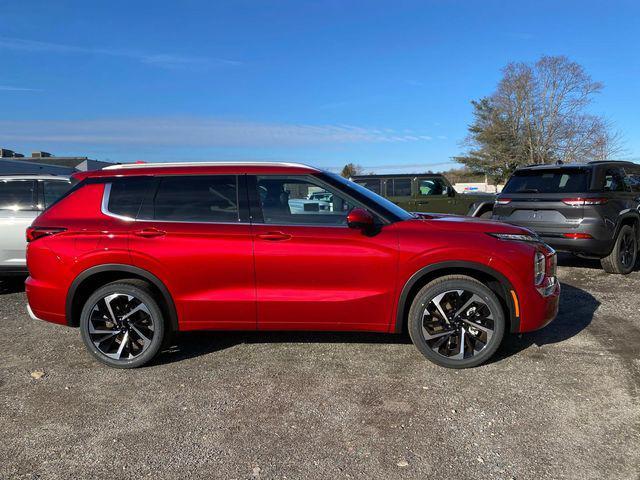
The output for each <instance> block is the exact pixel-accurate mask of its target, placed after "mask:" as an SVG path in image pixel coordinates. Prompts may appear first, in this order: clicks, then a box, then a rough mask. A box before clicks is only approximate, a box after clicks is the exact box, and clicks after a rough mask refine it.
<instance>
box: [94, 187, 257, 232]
mask: <svg viewBox="0 0 640 480" xmlns="http://www.w3.org/2000/svg"><path fill="white" fill-rule="evenodd" d="M110 195H111V182H108V183H105V184H104V192H103V193H102V205H101V207H100V211H101V212H102V214H103V215H106V216H107V217H112V218H116V219H118V220H122V221H123V222H144V223H149V222H153V223H195V224H203V225H251V224H250V223H249V222H241V221H240V219H238V221H237V222H203V221H191V222H190V221H185V220H157V219H149V218H133V217H127V216H126V215H118V214H117V213H113V212H110V211H109V197H110Z"/></svg>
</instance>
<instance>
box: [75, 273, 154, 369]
mask: <svg viewBox="0 0 640 480" xmlns="http://www.w3.org/2000/svg"><path fill="white" fill-rule="evenodd" d="M80 333H81V336H82V340H83V341H84V344H85V346H86V347H87V349H88V350H89V352H91V354H93V356H94V357H96V358H97V359H98V360H100V361H101V362H103V363H106V364H107V365H109V366H111V367H116V368H135V367H140V366H142V365H144V364H146V363H148V362H149V361H150V360H151V359H153V358H154V357H155V356H156V354H157V353H158V351H159V349H160V346H161V345H162V341H163V338H164V334H165V324H164V318H163V315H162V310H161V309H160V306H159V305H158V302H157V301H156V299H155V298H154V296H153V292H152V291H151V290H150V289H149V286H148V284H147V283H146V282H144V281H141V280H135V279H131V280H121V281H116V282H113V283H109V284H107V285H105V286H103V287H100V288H99V289H98V290H96V292H95V293H94V294H93V295H91V296H90V297H89V298H88V299H87V301H86V302H85V304H84V308H83V309H82V313H81V316H80Z"/></svg>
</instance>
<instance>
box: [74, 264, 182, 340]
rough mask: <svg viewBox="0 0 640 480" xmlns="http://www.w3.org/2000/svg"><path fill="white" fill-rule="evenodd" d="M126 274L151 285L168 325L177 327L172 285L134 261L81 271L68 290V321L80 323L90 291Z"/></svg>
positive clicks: (75, 323)
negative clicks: (128, 263) (166, 283)
mask: <svg viewBox="0 0 640 480" xmlns="http://www.w3.org/2000/svg"><path fill="white" fill-rule="evenodd" d="M125 278H139V279H141V280H145V281H147V282H148V283H149V285H151V288H152V290H153V291H154V293H155V294H156V296H157V297H158V300H159V303H160V308H161V309H162V311H163V313H164V314H165V316H166V318H167V321H168V326H169V327H170V328H171V329H172V330H173V331H177V330H178V313H177V310H176V306H175V303H174V301H173V298H172V297H171V294H170V293H169V289H168V288H167V287H166V285H165V284H164V283H163V282H162V280H160V279H159V278H158V277H156V276H155V275H154V274H153V273H151V272H149V271H147V270H144V269H142V268H138V267H134V266H132V265H124V264H118V263H110V264H102V265H96V266H94V267H90V268H88V269H86V270H84V271H83V272H81V273H80V274H79V275H78V276H77V277H76V278H75V279H74V280H73V282H72V283H71V286H70V287H69V290H68V291H67V298H66V304H65V313H66V317H67V324H68V325H69V326H72V327H77V326H78V325H79V324H80V312H81V311H82V305H83V303H84V302H83V300H86V298H88V296H89V295H91V292H93V291H95V289H96V288H98V287H100V286H102V285H106V284H107V283H110V282H113V281H116V280H122V279H125Z"/></svg>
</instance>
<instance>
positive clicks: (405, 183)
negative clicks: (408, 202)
mask: <svg viewBox="0 0 640 480" xmlns="http://www.w3.org/2000/svg"><path fill="white" fill-rule="evenodd" d="M388 185H389V182H387V186H388ZM391 191H392V193H391V195H390V196H392V197H410V196H411V179H410V178H394V179H393V180H392V181H391Z"/></svg>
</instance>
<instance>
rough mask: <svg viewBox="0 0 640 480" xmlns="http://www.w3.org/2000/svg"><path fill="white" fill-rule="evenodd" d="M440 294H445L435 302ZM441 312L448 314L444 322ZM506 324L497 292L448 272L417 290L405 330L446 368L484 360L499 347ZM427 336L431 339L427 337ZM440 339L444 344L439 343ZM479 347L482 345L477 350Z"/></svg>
mask: <svg viewBox="0 0 640 480" xmlns="http://www.w3.org/2000/svg"><path fill="white" fill-rule="evenodd" d="M459 291H462V292H464V293H463V294H460V293H459ZM440 295H444V296H443V297H442V298H440V300H439V301H438V302H436V299H437V298H438V297H439V296H440ZM476 298H477V300H474V299H476ZM445 300H446V301H445ZM443 301H445V303H444V305H442V302H443ZM436 303H439V304H440V305H441V306H440V309H438V308H436ZM460 303H462V305H460ZM454 304H455V305H454ZM465 305H466V306H465ZM449 307H451V308H449ZM463 307H464V308H463ZM462 310H464V311H462ZM441 311H444V314H445V315H448V316H449V317H450V318H449V319H448V320H447V321H442V314H441V313H438V312H441ZM454 312H455V313H456V314H457V315H453V313H454ZM487 312H488V313H487ZM488 317H491V318H488ZM425 319H426V322H425ZM474 324H475V325H477V327H473V326H472V325H474ZM425 325H426V327H425V328H423V326H425ZM456 325H458V326H459V328H458V326H456ZM505 326H506V320H505V314H504V310H503V308H502V305H501V303H500V301H499V299H498V297H497V296H496V294H495V293H493V291H491V289H489V288H488V287H487V286H485V285H484V284H483V283H482V282H479V281H478V280H476V279H475V278H472V277H468V276H466V275H447V276H444V277H440V278H438V279H436V280H433V281H431V282H430V283H428V284H427V285H425V286H424V287H423V288H422V289H421V290H420V291H419V292H418V293H417V295H416V296H415V298H414V299H413V303H412V304H411V309H410V310H409V319H408V330H409V336H410V337H411V340H412V341H413V344H414V345H415V346H416V347H417V348H418V350H420V352H421V353H422V354H423V355H424V356H425V357H427V358H428V359H429V360H431V361H432V362H433V363H435V364H437V365H440V366H442V367H447V368H469V367H475V366H478V365H480V364H482V363H484V362H485V361H487V360H488V359H489V358H490V357H491V356H492V355H493V354H494V353H495V352H496V350H497V349H498V347H499V346H500V343H501V342H502V338H503V336H504V332H505ZM480 328H482V330H480ZM438 329H439V331H438ZM429 330H431V332H429ZM463 330H464V333H462V331H463ZM489 331H491V332H489ZM447 332H457V334H456V333H451V334H448V333H447ZM427 335H432V336H433V338H431V339H427V338H426V336H427ZM460 339H462V340H464V341H463V342H460ZM452 340H455V341H453V342H452ZM440 342H444V343H441V344H440V345H438V343H440ZM463 344H464V348H461V345H463ZM482 345H484V346H482ZM452 346H453V350H454V351H455V350H456V348H455V347H457V353H455V354H454V353H453V351H451V349H452ZM479 346H482V348H480V349H479V350H477V351H476V348H477V347H479ZM448 353H451V355H447V354H448ZM460 354H462V356H461V357H460ZM452 357H459V358H452Z"/></svg>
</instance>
